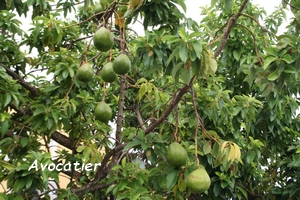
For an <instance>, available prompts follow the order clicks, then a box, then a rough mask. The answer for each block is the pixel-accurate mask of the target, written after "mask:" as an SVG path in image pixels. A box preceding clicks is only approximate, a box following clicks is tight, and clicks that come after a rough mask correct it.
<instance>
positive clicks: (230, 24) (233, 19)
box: [215, 0, 249, 58]
mask: <svg viewBox="0 0 300 200" xmlns="http://www.w3.org/2000/svg"><path fill="white" fill-rule="evenodd" d="M248 1H249V0H244V2H243V3H242V5H241V7H240V9H239V11H238V13H237V14H236V15H233V16H232V17H230V18H229V19H228V23H227V27H226V29H225V32H224V33H223V39H222V41H221V44H220V46H219V48H218V49H217V51H216V52H215V58H217V57H218V56H219V55H220V54H221V52H222V51H223V49H224V47H225V45H226V43H227V40H228V37H229V34H230V32H231V30H232V28H233V27H234V25H235V24H236V22H237V19H238V18H239V17H240V16H241V14H242V12H243V10H244V8H245V6H246V4H247V3H248Z"/></svg>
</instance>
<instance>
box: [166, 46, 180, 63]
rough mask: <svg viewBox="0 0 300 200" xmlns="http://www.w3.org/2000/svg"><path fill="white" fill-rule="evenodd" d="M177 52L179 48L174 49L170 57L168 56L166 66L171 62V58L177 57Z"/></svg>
mask: <svg viewBox="0 0 300 200" xmlns="http://www.w3.org/2000/svg"><path fill="white" fill-rule="evenodd" d="M179 50H180V48H179V46H178V47H176V48H175V49H174V50H173V52H172V53H171V55H170V56H169V58H168V60H167V62H166V65H169V64H170V62H171V61H172V60H173V58H174V57H175V56H176V55H178V53H179Z"/></svg>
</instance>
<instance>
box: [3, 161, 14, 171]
mask: <svg viewBox="0 0 300 200" xmlns="http://www.w3.org/2000/svg"><path fill="white" fill-rule="evenodd" d="M0 164H1V166H3V167H4V168H6V169H7V170H12V169H15V168H16V166H14V165H12V164H10V163H8V162H5V161H4V160H0Z"/></svg>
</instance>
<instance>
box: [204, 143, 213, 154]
mask: <svg viewBox="0 0 300 200" xmlns="http://www.w3.org/2000/svg"><path fill="white" fill-rule="evenodd" d="M210 152H211V143H210V141H205V142H204V145H203V153H204V155H206V154H209V153H210Z"/></svg>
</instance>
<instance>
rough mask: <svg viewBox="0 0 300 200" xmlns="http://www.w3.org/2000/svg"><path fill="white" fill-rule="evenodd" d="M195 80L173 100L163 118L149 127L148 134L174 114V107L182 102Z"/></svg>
mask: <svg viewBox="0 0 300 200" xmlns="http://www.w3.org/2000/svg"><path fill="white" fill-rule="evenodd" d="M194 79H195V77H193V78H192V80H191V81H190V84H189V85H185V86H183V87H182V88H181V89H180V90H179V92H178V94H177V95H176V96H175V97H174V98H173V99H172V101H171V102H170V104H169V106H168V107H167V108H166V110H165V112H164V113H163V114H162V116H161V117H160V118H159V119H158V120H156V121H155V122H153V123H152V124H150V126H148V128H146V129H145V133H146V134H148V133H150V132H151V131H153V130H154V129H155V127H157V126H158V125H159V124H161V123H162V122H163V121H164V120H165V119H166V118H167V117H168V116H169V114H170V113H171V112H172V110H173V109H174V107H175V106H176V105H177V104H178V103H179V101H180V100H181V98H182V97H183V95H185V93H187V91H188V89H189V87H190V86H191V85H192V84H193V82H194Z"/></svg>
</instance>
